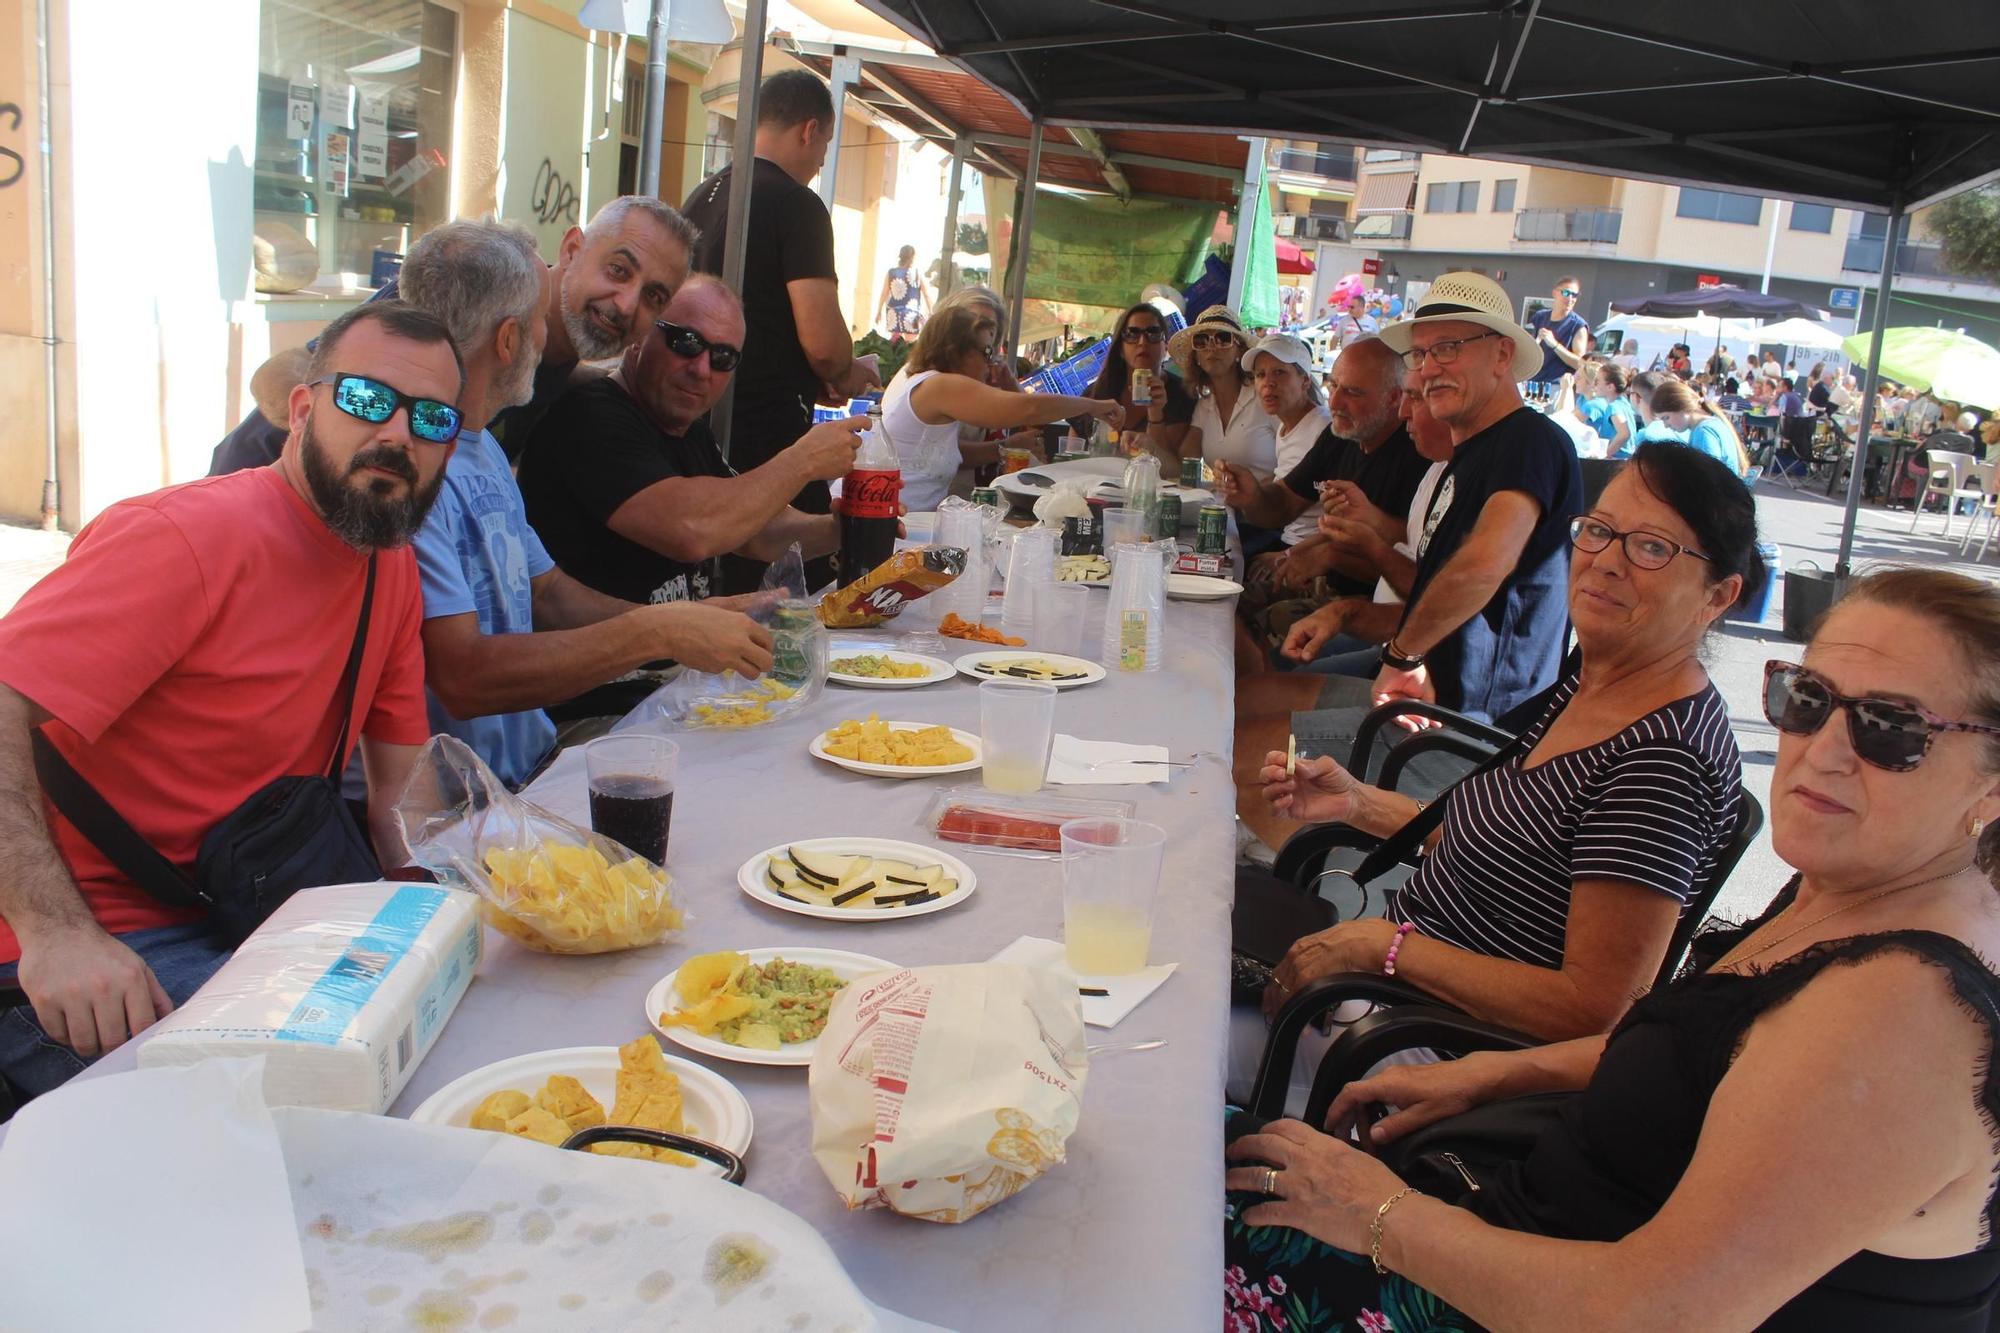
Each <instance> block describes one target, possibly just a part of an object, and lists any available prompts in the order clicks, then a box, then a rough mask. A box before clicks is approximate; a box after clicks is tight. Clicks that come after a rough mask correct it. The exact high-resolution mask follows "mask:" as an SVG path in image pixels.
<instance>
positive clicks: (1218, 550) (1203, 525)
mask: <svg viewBox="0 0 2000 1333" xmlns="http://www.w3.org/2000/svg"><path fill="white" fill-rule="evenodd" d="M1228 548H1229V511H1228V510H1227V509H1224V508H1223V507H1222V506H1221V505H1203V506H1202V507H1201V514H1200V515H1199V516H1198V517H1197V518H1196V519H1195V530H1194V552H1195V554H1196V555H1221V554H1223V552H1224V551H1226V550H1227V549H1228Z"/></svg>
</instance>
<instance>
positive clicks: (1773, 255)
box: [1757, 199, 1778, 293]
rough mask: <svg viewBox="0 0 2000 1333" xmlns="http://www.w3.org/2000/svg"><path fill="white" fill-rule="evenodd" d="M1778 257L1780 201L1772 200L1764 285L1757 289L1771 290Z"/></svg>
mask: <svg viewBox="0 0 2000 1333" xmlns="http://www.w3.org/2000/svg"><path fill="white" fill-rule="evenodd" d="M1777 257H1778V201H1777V200H1775V199H1773V200H1772V201H1771V234H1770V237H1769V239H1767V240H1766V241H1765V242H1764V285H1763V286H1761V287H1759V288H1758V289H1757V290H1758V291H1760V292H1765V293H1768V292H1769V291H1770V290H1771V264H1772V263H1773V262H1774V261H1775V260H1776V259H1777Z"/></svg>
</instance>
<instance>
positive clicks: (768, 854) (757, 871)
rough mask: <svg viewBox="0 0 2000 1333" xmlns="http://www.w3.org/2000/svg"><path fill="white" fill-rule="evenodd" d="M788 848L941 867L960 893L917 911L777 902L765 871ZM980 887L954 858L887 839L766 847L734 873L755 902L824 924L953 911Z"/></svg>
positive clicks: (829, 840)
mask: <svg viewBox="0 0 2000 1333" xmlns="http://www.w3.org/2000/svg"><path fill="white" fill-rule="evenodd" d="M791 847H803V848H805V849H806V850H807V851H809V852H828V853H831V854H832V855H834V856H881V857H888V858H891V859H893V860H897V861H909V862H911V863H912V864H914V865H920V866H931V865H937V866H943V867H944V868H945V871H946V873H948V874H949V875H951V877H952V878H953V879H956V880H957V881H958V889H957V891H956V892H953V893H948V894H946V895H945V896H944V897H942V898H937V899H934V900H932V901H931V902H927V903H918V904H917V905H916V906H915V907H828V906H823V905H821V904H819V903H801V902H794V901H793V900H792V899H790V898H781V897H779V896H778V894H777V893H776V892H774V891H773V890H772V888H771V885H770V882H769V881H768V880H766V879H765V878H764V869H765V867H766V866H768V865H769V864H770V863H771V858H772V857H774V856H782V855H784V853H785V851H786V849H787V848H791ZM978 886H979V877H978V876H977V875H975V874H973V873H972V867H971V866H969V865H967V864H966V863H965V862H963V861H961V860H959V859H958V858H957V857H955V856H951V855H948V854H947V853H944V852H941V851H938V850H937V849H936V848H935V847H925V846H923V845H921V844H919V843H914V842H897V841H895V840H893V839H890V838H801V839H800V840H799V841H797V842H786V843H779V844H778V845H777V846H776V847H767V848H765V849H764V850H763V851H761V852H759V853H757V854H756V855H755V856H753V857H751V858H750V859H749V860H748V861H745V862H744V863H743V864H742V865H740V866H738V867H737V869H736V887H737V888H739V889H741V890H743V892H745V893H747V894H749V895H750V896H751V897H752V898H755V899H756V900H757V901H758V902H760V903H767V904H769V905H770V906H772V907H775V908H777V909H778V910H779V911H781V912H796V913H798V914H799V915H800V916H813V917H818V918H820V919H821V920H822V921H896V920H900V919H902V918H903V917H906V916H925V915H928V914H929V913H931V912H942V911H943V910H944V909H945V908H947V907H955V906H957V905H958V904H959V903H961V902H963V901H965V900H966V899H967V898H969V897H971V896H972V891H973V889H975V888H977V887H978Z"/></svg>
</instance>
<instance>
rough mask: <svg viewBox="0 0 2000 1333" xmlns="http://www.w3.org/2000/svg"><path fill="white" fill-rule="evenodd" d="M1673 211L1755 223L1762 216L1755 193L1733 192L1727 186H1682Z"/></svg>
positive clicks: (1686, 215) (1713, 219) (1710, 219)
mask: <svg viewBox="0 0 2000 1333" xmlns="http://www.w3.org/2000/svg"><path fill="white" fill-rule="evenodd" d="M1674 211H1675V213H1676V214H1677V215H1678V216H1680V217H1684V218H1700V219H1701V220H1702V221H1704V222H1742V223H1748V224H1749V225H1751V226H1753V227H1754V226H1755V225H1757V221H1758V219H1760V218H1761V217H1763V216H1764V201H1763V200H1762V199H1759V198H1758V197H1757V196H1756V195H1754V194H1732V193H1730V192H1729V191H1727V190H1695V189H1690V188H1688V187H1687V186H1682V187H1681V198H1680V203H1679V204H1678V205H1677V206H1676V208H1675V210H1674Z"/></svg>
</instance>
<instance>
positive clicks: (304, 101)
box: [285, 83, 313, 139]
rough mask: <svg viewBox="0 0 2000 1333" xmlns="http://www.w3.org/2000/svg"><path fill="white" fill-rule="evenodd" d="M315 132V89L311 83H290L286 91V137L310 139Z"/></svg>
mask: <svg viewBox="0 0 2000 1333" xmlns="http://www.w3.org/2000/svg"><path fill="white" fill-rule="evenodd" d="M312 132H313V90H312V85H311V84H310V83H294V84H290V85H288V87H287V89H286V93H285V137H286V138H287V139H310V138H312Z"/></svg>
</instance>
